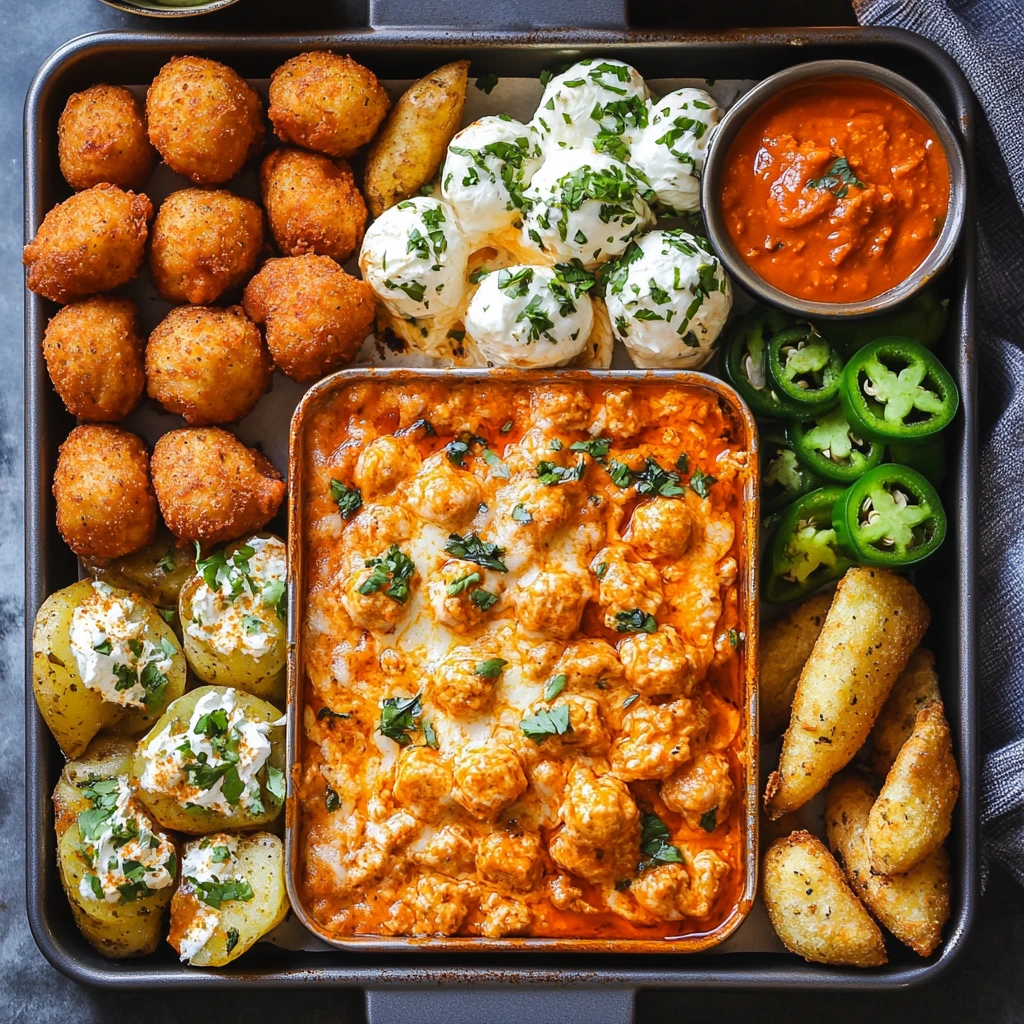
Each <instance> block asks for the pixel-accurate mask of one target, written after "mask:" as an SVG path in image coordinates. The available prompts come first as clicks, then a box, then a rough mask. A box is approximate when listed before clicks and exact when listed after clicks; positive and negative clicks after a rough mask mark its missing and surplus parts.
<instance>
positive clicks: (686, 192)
mask: <svg viewBox="0 0 1024 1024" xmlns="http://www.w3.org/2000/svg"><path fill="white" fill-rule="evenodd" d="M721 116H722V111H721V110H720V109H719V107H718V105H717V104H716V103H715V101H714V100H713V99H712V98H711V97H710V96H709V95H708V94H707V93H706V92H704V90H703V89H677V90H676V91H675V92H670V93H669V94H668V95H667V96H665V97H663V98H662V99H660V100H657V101H655V100H651V101H650V103H649V104H648V120H647V127H646V128H643V129H641V130H640V131H639V132H638V133H637V134H636V135H635V136H634V137H633V139H632V154H633V159H632V162H633V164H634V165H635V166H636V167H638V168H639V169H640V170H641V171H643V173H644V174H645V175H646V176H647V179H648V181H649V182H650V185H651V188H652V189H653V191H654V201H653V203H652V205H653V206H654V207H655V208H656V209H657V210H659V211H661V212H663V213H666V214H670V215H672V214H676V215H677V214H681V213H686V212H687V211H689V210H697V209H699V208H700V176H701V172H702V171H703V170H704V156H705V152H706V150H707V146H708V142H709V141H710V139H711V136H712V134H713V133H714V128H715V126H716V125H717V124H718V119H719V118H720V117H721Z"/></svg>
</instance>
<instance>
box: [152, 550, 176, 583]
mask: <svg viewBox="0 0 1024 1024" xmlns="http://www.w3.org/2000/svg"><path fill="white" fill-rule="evenodd" d="M156 567H157V568H158V569H159V570H160V571H161V572H162V573H166V574H167V575H168V576H169V575H170V574H171V573H172V572H174V570H175V568H176V563H175V561H174V545H173V544H172V545H171V546H170V547H169V548H168V549H167V550H166V551H165V552H164V556H163V558H161V559H160V561H159V562H157V563H156Z"/></svg>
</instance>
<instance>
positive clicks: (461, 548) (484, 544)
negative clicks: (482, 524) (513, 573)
mask: <svg viewBox="0 0 1024 1024" xmlns="http://www.w3.org/2000/svg"><path fill="white" fill-rule="evenodd" d="M444 549H445V551H447V552H448V554H449V555H454V556H455V557H456V558H461V559H462V560H463V561H465V562H474V563H475V564H476V565H482V566H483V567H484V568H485V569H494V570H495V571H496V572H508V566H507V565H506V564H505V563H504V562H503V561H502V560H501V556H502V555H504V554H505V549H504V548H500V547H498V545H497V544H494V543H491V542H490V541H485V540H481V539H480V538H479V537H478V536H477V535H476V534H475V533H469V534H466V536H464V537H463V536H460V535H459V534H457V533H452V534H449V535H448V540H447V542H446V543H445V546H444Z"/></svg>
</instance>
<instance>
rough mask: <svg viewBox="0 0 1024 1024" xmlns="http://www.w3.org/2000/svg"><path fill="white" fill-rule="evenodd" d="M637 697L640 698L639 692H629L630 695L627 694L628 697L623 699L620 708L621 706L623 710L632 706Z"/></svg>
mask: <svg viewBox="0 0 1024 1024" xmlns="http://www.w3.org/2000/svg"><path fill="white" fill-rule="evenodd" d="M639 699H640V694H639V693H631V694H630V695H629V696H628V697H627V698H626V699H625V700H624V701H623V702H622V708H623V710H625V709H626V708H631V707H632V706H633V705H634V704H635V703H636V702H637V701H638V700H639Z"/></svg>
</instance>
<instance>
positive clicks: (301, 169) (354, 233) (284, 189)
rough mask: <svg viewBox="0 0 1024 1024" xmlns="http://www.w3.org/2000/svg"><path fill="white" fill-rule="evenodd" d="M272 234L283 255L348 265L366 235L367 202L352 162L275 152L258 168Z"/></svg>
mask: <svg viewBox="0 0 1024 1024" xmlns="http://www.w3.org/2000/svg"><path fill="white" fill-rule="evenodd" d="M260 183H261V185H262V189H263V205H264V206H265V207H266V210H267V220H268V221H269V223H270V231H271V234H273V236H274V241H275V242H277V247H278V248H279V249H280V250H281V252H283V253H284V254H285V256H302V255H303V254H304V253H307V252H312V253H317V254H318V255H320V256H333V257H334V259H336V260H339V261H340V262H344V261H345V260H347V259H348V258H349V256H351V255H352V253H353V252H355V250H356V249H357V248H358V247H359V245H360V243H361V242H362V240H363V232H364V231H365V230H366V203H364V202H363V196H362V194H361V193H360V191H359V189H357V188H356V183H355V179H354V178H353V176H352V168H351V167H350V166H349V165H348V161H346V160H342V159H340V158H339V159H336V160H332V159H331V158H330V157H328V156H324V155H323V154H321V153H309V152H307V151H306V150H304V149H290V148H289V149H275V150H274V151H273V152H272V153H271V154H270V155H269V156H268V157H267V158H266V159H265V160H264V161H263V166H262V168H261V169H260Z"/></svg>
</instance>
